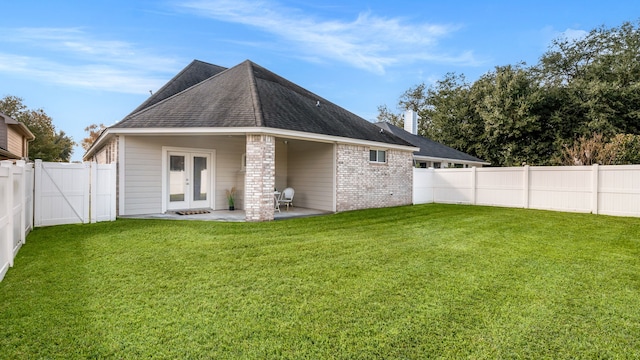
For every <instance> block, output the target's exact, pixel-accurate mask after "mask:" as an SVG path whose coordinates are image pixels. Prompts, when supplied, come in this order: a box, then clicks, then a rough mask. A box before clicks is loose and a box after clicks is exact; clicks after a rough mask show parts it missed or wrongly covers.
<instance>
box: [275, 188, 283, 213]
mask: <svg viewBox="0 0 640 360" xmlns="http://www.w3.org/2000/svg"><path fill="white" fill-rule="evenodd" d="M281 195H282V194H281V193H280V191H274V192H273V203H274V206H275V210H278V212H280V196H281Z"/></svg>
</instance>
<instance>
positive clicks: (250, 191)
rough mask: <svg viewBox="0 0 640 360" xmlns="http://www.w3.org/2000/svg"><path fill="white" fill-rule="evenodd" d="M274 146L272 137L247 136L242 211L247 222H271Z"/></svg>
mask: <svg viewBox="0 0 640 360" xmlns="http://www.w3.org/2000/svg"><path fill="white" fill-rule="evenodd" d="M275 144H276V142H275V138H274V137H273V136H269V135H250V134H249V135H247V165H246V172H245V178H244V191H245V198H244V201H245V204H244V210H245V214H246V215H245V219H246V220H247V221H270V220H273V217H274V207H273V189H274V186H275V173H276V171H275V169H276V166H275V164H276V146H275Z"/></svg>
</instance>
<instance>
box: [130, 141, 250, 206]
mask: <svg viewBox="0 0 640 360" xmlns="http://www.w3.org/2000/svg"><path fill="white" fill-rule="evenodd" d="M163 146H168V147H177V148H180V147H182V148H197V149H212V150H214V149H215V150H216V156H215V158H214V159H212V162H213V164H214V165H215V178H214V181H215V183H214V189H215V193H214V199H215V200H214V201H215V203H214V209H225V208H227V201H226V197H225V189H229V188H231V187H233V186H235V187H236V188H243V187H244V186H243V181H244V176H243V175H242V174H241V171H240V164H241V155H242V154H243V153H244V148H245V137H244V136H233V137H229V136H153V137H151V136H127V137H126V145H125V157H124V158H125V164H124V166H125V169H124V170H125V189H124V194H125V199H124V206H125V212H124V214H126V215H136V214H157V213H160V212H162V197H163V196H164V194H163V193H162V176H164V174H162V147H163ZM240 196H241V194H240V191H239V197H240Z"/></svg>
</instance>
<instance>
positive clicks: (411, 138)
mask: <svg viewBox="0 0 640 360" xmlns="http://www.w3.org/2000/svg"><path fill="white" fill-rule="evenodd" d="M375 125H377V126H378V127H380V128H381V129H384V131H387V132H390V133H392V134H394V135H396V136H398V137H400V138H402V139H404V140H405V141H407V142H408V143H410V144H412V145H413V146H416V147H419V148H420V151H416V152H414V153H413V155H414V156H424V157H432V158H441V159H448V160H460V161H465V162H477V163H482V164H487V165H489V163H488V162H486V161H484V160H482V159H479V158H477V157H475V156H471V155H469V154H467V153H464V152H462V151H458V150H456V149H454V148H451V147H448V146H446V145H443V144H440V143H439V142H436V141H433V140H431V139H428V138H426V137H423V136H420V135H414V134H412V133H410V132H408V131H406V130H404V129H401V128H399V127H397V126H395V125H392V124H390V123H388V122H379V123H376V124H375Z"/></svg>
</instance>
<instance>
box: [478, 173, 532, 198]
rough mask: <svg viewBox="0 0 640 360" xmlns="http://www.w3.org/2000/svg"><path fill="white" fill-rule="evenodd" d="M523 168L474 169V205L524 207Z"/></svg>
mask: <svg viewBox="0 0 640 360" xmlns="http://www.w3.org/2000/svg"><path fill="white" fill-rule="evenodd" d="M523 170H525V168H479V169H476V202H475V203H476V204H477V205H490V206H506V207H525V206H526V205H525V201H526V199H525V197H526V192H525V186H526V184H525V179H526V178H525V172H524V171H523Z"/></svg>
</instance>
